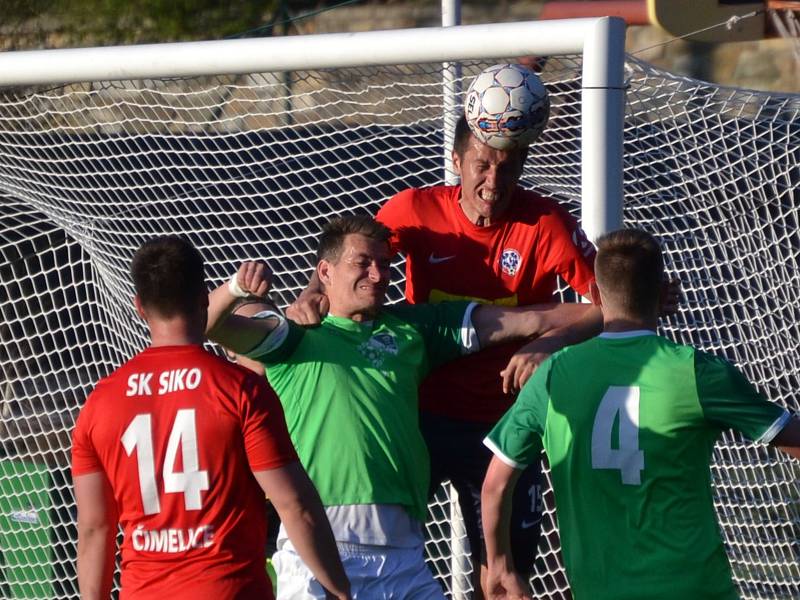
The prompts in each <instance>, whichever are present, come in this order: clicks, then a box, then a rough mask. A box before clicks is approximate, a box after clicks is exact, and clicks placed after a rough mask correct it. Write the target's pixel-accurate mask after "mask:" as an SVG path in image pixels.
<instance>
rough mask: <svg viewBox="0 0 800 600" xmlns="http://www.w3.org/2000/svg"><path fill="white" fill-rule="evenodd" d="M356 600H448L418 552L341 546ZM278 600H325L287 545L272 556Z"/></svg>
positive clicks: (295, 554) (377, 547) (413, 549)
mask: <svg viewBox="0 0 800 600" xmlns="http://www.w3.org/2000/svg"><path fill="white" fill-rule="evenodd" d="M337 545H338V547H339V556H340V557H341V559H342V565H343V566H344V570H345V572H346V573H347V577H348V578H349V579H350V593H351V594H352V596H353V600H444V593H443V592H442V588H441V586H440V585H439V584H438V583H437V582H436V580H435V579H434V578H433V575H432V574H431V572H430V570H429V569H428V566H427V565H426V564H425V560H424V558H423V554H422V546H419V547H417V548H391V547H388V546H362V545H360V544H343V543H340V544H337ZM272 565H273V567H275V573H276V574H277V576H278V595H277V597H276V600H317V599H319V600H324V598H325V592H324V591H323V589H322V586H321V585H320V584H319V582H318V581H317V580H316V579H315V578H314V576H313V575H312V574H311V571H309V570H308V567H306V565H305V563H304V562H303V561H302V560H301V559H300V557H299V556H298V555H297V553H296V552H295V551H294V548H292V546H291V544H286V545H285V546H284V547H283V548H282V549H281V550H278V551H277V552H276V553H275V554H274V555H273V556H272Z"/></svg>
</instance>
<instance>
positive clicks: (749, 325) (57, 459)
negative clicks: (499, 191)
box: [0, 56, 800, 599]
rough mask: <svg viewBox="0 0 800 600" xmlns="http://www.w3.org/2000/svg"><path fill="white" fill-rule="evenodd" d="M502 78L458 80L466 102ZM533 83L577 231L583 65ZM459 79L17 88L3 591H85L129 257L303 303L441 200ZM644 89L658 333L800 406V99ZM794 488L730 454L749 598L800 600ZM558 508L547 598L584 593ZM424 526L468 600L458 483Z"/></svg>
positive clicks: (548, 185)
mask: <svg viewBox="0 0 800 600" xmlns="http://www.w3.org/2000/svg"><path fill="white" fill-rule="evenodd" d="M488 64H490V62H487V61H481V62H477V61H466V62H464V63H462V68H463V74H462V78H463V88H464V89H465V88H466V87H467V86H468V84H469V81H470V80H471V78H472V77H473V76H474V75H475V74H476V73H478V72H479V71H480V70H481V69H482V68H483V67H485V66H487V65H488ZM539 68H540V69H541V75H542V78H543V80H544V81H545V83H546V84H547V86H548V88H549V89H550V92H551V94H552V105H553V108H552V117H551V120H550V124H549V126H548V128H547V130H546V131H545V133H544V135H543V136H542V138H541V139H540V141H538V142H537V143H536V144H535V146H534V147H533V148H532V151H531V153H530V157H529V159H528V162H527V164H526V167H525V173H524V175H523V182H522V183H523V185H524V186H526V187H532V188H536V189H538V190H540V191H543V192H545V193H546V194H549V195H551V196H553V197H555V198H557V199H559V200H560V201H561V202H562V203H563V204H564V205H565V206H566V207H568V208H569V209H570V210H571V211H572V212H573V213H575V214H576V215H580V198H581V149H580V144H579V138H580V130H579V129H580V122H581V103H580V92H581V57H580V56H561V57H558V58H549V59H547V60H540V61H539ZM442 78H443V74H442V66H441V64H427V65H396V66H391V67H370V68H346V69H324V70H317V71H291V72H283V73H253V74H248V75H236V76H217V77H195V78H175V79H159V80H136V81H115V82H95V83H79V84H71V85H60V86H51V87H48V88H41V87H40V88H31V87H26V88H7V89H5V90H2V91H0V219H2V227H0V273H2V276H0V311H1V312H2V321H1V322H0V356H2V361H1V363H0V366H1V372H0V391H1V392H2V395H0V440H1V441H2V447H1V448H0V490H2V493H0V509H1V510H0V596H3V597H10V598H76V597H77V584H76V579H75V569H74V559H75V552H76V548H75V544H76V533H75V504H74V499H73V496H72V491H71V486H70V475H69V468H68V464H69V450H70V439H69V434H70V432H71V429H72V427H73V425H74V421H75V418H76V416H77V413H78V410H79V408H80V406H81V404H82V402H83V400H84V398H85V396H86V395H87V394H88V392H89V391H90V390H91V387H92V385H93V383H94V382H95V381H96V380H97V379H98V378H99V377H101V376H104V375H106V374H108V373H109V372H110V371H111V370H113V369H114V368H115V367H117V366H118V365H120V364H121V363H122V362H123V361H124V360H126V359H127V358H128V357H130V356H131V355H132V354H134V353H135V352H137V351H139V350H141V349H142V348H143V347H144V345H145V344H146V342H147V337H146V332H145V330H144V328H143V325H142V323H141V322H140V321H139V320H138V318H137V316H136V314H135V312H134V310H133V307H132V304H131V298H132V293H133V289H132V285H131V283H130V279H129V275H128V266H129V262H130V258H131V256H132V253H133V251H134V250H135V249H136V248H137V247H138V246H139V245H140V244H141V243H142V242H143V241H144V240H146V239H148V238H150V237H152V236H155V235H160V234H168V233H175V234H180V235H183V236H186V237H188V238H189V239H191V240H192V242H193V243H194V244H195V245H196V246H197V247H198V248H199V249H200V250H201V251H202V253H203V255H204V256H205V258H206V260H207V276H208V279H209V280H210V281H211V282H213V283H215V284H216V283H218V282H220V281H221V280H223V279H224V278H226V277H227V276H229V275H230V274H231V272H232V271H233V269H234V268H235V266H236V265H237V264H238V263H239V261H241V260H243V259H247V258H266V259H267V260H268V262H269V263H270V265H271V267H272V269H273V270H274V272H275V276H276V285H275V295H276V296H277V299H278V301H279V303H281V304H284V305H285V304H286V303H288V302H290V301H291V300H292V299H293V297H294V296H295V294H297V292H298V291H299V290H300V289H301V288H302V287H303V286H304V284H305V283H306V281H307V278H308V276H309V274H310V271H311V269H312V263H313V248H314V245H315V239H316V236H317V233H318V231H319V228H320V226H321V224H322V223H324V222H325V221H327V220H328V219H329V218H331V217H332V216H334V215H337V214H341V213H345V212H351V211H353V212H366V213H371V214H374V213H375V211H376V210H377V208H378V207H379V206H380V205H381V204H382V202H384V201H385V200H386V199H387V198H388V197H389V196H391V195H392V194H393V193H395V192H397V191H399V190H400V189H403V188H405V187H409V186H424V185H432V184H439V183H442V181H443V178H444V172H443V167H442V164H443V162H442V157H443V154H444V151H443V139H444V137H443V122H444V120H445V119H444V117H443V99H442ZM626 79H627V85H628V89H627V100H626V111H625V126H624V147H625V159H624V186H625V209H624V221H625V224H626V225H632V226H639V227H642V228H644V229H647V230H649V231H651V232H653V233H655V234H656V235H657V236H658V237H659V239H660V240H661V242H662V243H663V245H664V247H665V250H666V253H667V261H668V267H669V270H670V272H671V274H673V275H674V276H676V277H678V278H679V279H680V280H681V281H682V283H683V290H684V301H683V304H682V306H681V309H680V311H679V313H678V314H677V315H676V316H675V317H673V318H671V319H670V320H669V321H668V322H665V323H663V328H662V331H663V332H664V333H665V334H666V335H668V336H669V337H671V338H673V339H676V340H679V341H682V342H687V343H692V344H694V345H696V346H698V347H700V348H703V349H705V350H709V351H712V352H714V353H717V354H721V355H724V356H726V357H728V358H729V359H730V360H732V361H733V362H734V363H736V364H737V365H738V366H740V367H741V368H742V369H743V370H744V371H745V373H746V374H747V375H748V377H749V378H750V379H751V380H753V381H754V382H755V383H756V384H757V385H758V387H759V388H760V389H761V390H762V391H764V392H765V393H766V394H767V396H768V397H770V398H771V399H773V400H775V401H778V402H780V403H782V404H784V405H786V406H788V407H789V408H791V409H796V408H797V403H798V399H797V396H796V394H797V390H798V389H800V360H798V354H800V352H799V351H800V348H799V347H798V346H800V330H799V328H798V323H800V300H798V296H799V294H798V290H800V274H799V273H800V234H798V216H799V215H798V207H797V201H796V195H795V193H794V190H795V188H796V187H797V185H798V178H799V176H798V167H797V165H798V164H799V163H800V149H798V143H797V140H798V139H800V118H798V116H799V115H798V111H799V110H800V99H799V98H797V97H787V96H779V95H776V94H761V93H756V92H749V91H743V90H736V89H725V88H719V87H715V86H712V85H708V84H705V83H702V82H699V81H693V80H690V79H685V78H679V77H675V76H673V75H670V74H668V73H665V72H662V71H659V70H657V69H655V68H653V67H651V66H649V65H647V64H645V63H643V62H640V61H638V60H636V59H634V58H632V57H628V58H627V62H626ZM452 117H453V115H448V118H452ZM395 275H396V277H395V283H394V287H393V288H392V290H391V297H392V300H398V299H399V298H400V297H401V296H402V287H403V281H402V272H401V271H400V270H399V269H397V270H396V272H395ZM798 475H800V473H799V472H798V467H797V465H796V463H793V462H791V461H790V460H788V459H786V458H785V457H783V456H782V455H780V454H778V453H776V452H774V451H773V450H771V449H767V448H762V447H755V446H753V445H752V444H750V443H748V442H746V441H744V440H742V439H740V438H739V437H738V436H736V435H731V434H725V435H724V436H723V438H722V440H721V442H720V443H719V444H718V446H717V448H716V450H715V453H714V465H713V479H714V498H715V503H716V507H717V510H718V515H719V520H720V524H721V527H722V531H723V535H724V539H725V543H726V547H727V550H728V554H729V556H730V559H731V562H732V565H733V569H734V574H735V577H736V581H737V583H738V585H739V588H740V590H741V593H742V596H743V597H744V598H763V599H773V598H790V597H794V596H795V595H796V590H797V589H799V588H798V586H800V567H798V558H800V557H799V556H798V554H799V553H800V551H799V550H798V545H797V540H798V539H800V515H799V514H798V489H797V485H796V481H797V480H798ZM547 504H548V508H547V515H546V518H545V524H544V532H543V535H542V538H541V543H540V546H539V549H538V556H539V558H538V560H537V563H536V569H537V570H536V574H535V576H534V578H533V587H534V590H535V591H536V592H537V594H538V597H540V598H568V597H569V591H568V585H567V582H566V578H565V577H564V574H563V569H562V567H561V564H560V559H559V542H558V535H557V531H556V527H555V521H554V515H553V510H552V501H551V498H550V496H549V495H548V503H547ZM430 508H431V513H430V514H431V516H430V519H429V522H428V527H427V531H428V538H429V541H428V544H427V550H428V557H429V564H430V565H431V568H432V570H433V571H434V573H435V574H436V576H437V577H438V578H439V579H440V580H441V581H442V583H443V585H444V586H445V588H446V590H447V592H448V595H450V594H452V590H453V586H454V585H455V586H456V587H460V588H462V589H463V588H464V586H466V587H468V583H465V582H463V581H462V582H460V583H459V582H455V583H454V580H453V577H452V571H453V569H452V564H453V556H452V551H451V542H452V538H453V534H454V531H456V532H457V528H454V527H453V526H452V525H453V523H452V522H451V520H450V503H449V498H448V492H447V490H446V489H442V490H441V491H440V493H439V494H438V495H437V498H436V500H435V501H434V502H433V503H432V504H431V507H430ZM462 579H463V578H462Z"/></svg>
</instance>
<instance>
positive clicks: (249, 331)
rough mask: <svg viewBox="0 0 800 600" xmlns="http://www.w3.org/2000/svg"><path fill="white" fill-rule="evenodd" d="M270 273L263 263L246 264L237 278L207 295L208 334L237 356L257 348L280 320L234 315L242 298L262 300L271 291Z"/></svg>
mask: <svg viewBox="0 0 800 600" xmlns="http://www.w3.org/2000/svg"><path fill="white" fill-rule="evenodd" d="M269 286H270V272H269V268H268V267H267V265H266V264H264V263H262V262H245V263H242V265H241V266H240V267H239V270H238V271H237V273H236V275H235V276H234V278H232V279H231V281H230V282H225V283H223V284H221V285H220V286H218V287H217V288H216V289H215V290H213V291H212V292H211V293H210V294H209V295H208V322H207V324H206V335H207V336H208V338H209V339H210V340H212V341H215V342H217V343H218V344H221V345H223V346H225V347H226V348H228V349H229V350H230V351H232V352H235V353H236V354H244V353H245V352H248V351H250V350H252V349H253V348H255V347H256V346H257V345H258V344H259V343H260V342H261V341H262V340H263V339H264V338H265V337H266V336H267V335H269V334H270V332H272V330H273V329H275V327H277V326H278V320H277V319H260V320H255V319H250V318H247V317H242V316H238V315H232V314H231V312H232V310H233V308H234V307H235V306H236V302H238V301H239V300H241V299H242V298H263V297H264V296H266V295H267V292H269Z"/></svg>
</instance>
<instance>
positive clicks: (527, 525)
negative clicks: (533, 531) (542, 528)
mask: <svg viewBox="0 0 800 600" xmlns="http://www.w3.org/2000/svg"><path fill="white" fill-rule="evenodd" d="M539 521H540V519H537V520H536V521H522V522H521V523H520V524H519V526H520V527H522V528H523V529H530V528H531V527H533V526H534V525H538V524H539Z"/></svg>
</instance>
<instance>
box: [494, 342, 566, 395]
mask: <svg viewBox="0 0 800 600" xmlns="http://www.w3.org/2000/svg"><path fill="white" fill-rule="evenodd" d="M558 349H559V346H558V345H557V342H556V341H555V340H549V339H548V338H544V337H541V338H537V339H535V340H533V341H532V342H530V343H528V344H526V345H524V346H523V347H522V348H520V349H519V350H518V351H517V353H516V354H515V355H514V356H512V357H511V360H510V361H508V365H506V368H505V369H503V370H502V371H500V377H502V378H503V392H504V393H506V394H516V393H517V392H519V391H520V390H521V389H522V386H523V385H525V383H526V382H527V381H528V379H530V378H531V375H533V373H534V371H536V369H537V368H538V367H539V365H540V364H542V363H543V362H544V360H545V359H546V358H547V357H548V356H550V354H552V353H553V352H555V351H556V350H558Z"/></svg>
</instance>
